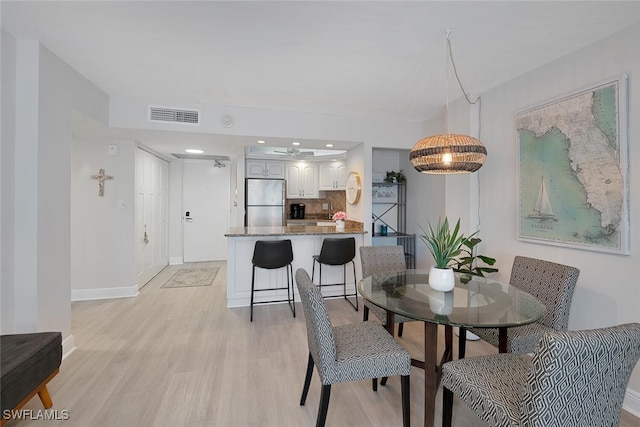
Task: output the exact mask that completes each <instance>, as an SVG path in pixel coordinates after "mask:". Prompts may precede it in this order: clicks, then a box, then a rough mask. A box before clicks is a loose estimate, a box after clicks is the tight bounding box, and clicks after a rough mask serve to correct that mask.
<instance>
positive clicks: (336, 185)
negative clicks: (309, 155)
mask: <svg viewBox="0 0 640 427" xmlns="http://www.w3.org/2000/svg"><path fill="white" fill-rule="evenodd" d="M347 175H348V172H347V165H345V164H344V163H343V162H329V163H320V172H319V176H320V178H319V183H320V184H319V189H320V190H344V189H345V188H346V186H347Z"/></svg>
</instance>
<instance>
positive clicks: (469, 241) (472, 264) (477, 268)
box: [453, 231, 498, 283]
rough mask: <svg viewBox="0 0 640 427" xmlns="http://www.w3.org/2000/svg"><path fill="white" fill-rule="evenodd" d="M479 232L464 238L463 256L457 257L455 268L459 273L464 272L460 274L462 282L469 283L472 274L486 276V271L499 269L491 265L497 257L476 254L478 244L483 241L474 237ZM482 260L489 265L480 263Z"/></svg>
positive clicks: (494, 271) (491, 271) (492, 271)
mask: <svg viewBox="0 0 640 427" xmlns="http://www.w3.org/2000/svg"><path fill="white" fill-rule="evenodd" d="M477 233H478V232H477V231H476V232H475V233H473V234H472V235H471V236H469V237H465V238H464V240H463V241H462V247H461V248H460V250H461V255H463V256H461V257H459V258H456V259H455V262H456V265H454V267H453V270H454V271H457V272H458V273H464V274H463V275H462V276H460V281H461V282H462V283H469V282H470V281H471V276H480V277H484V275H485V273H496V272H497V271H498V269H497V268H493V267H491V266H492V265H493V264H495V263H496V260H495V258H491V257H488V256H486V255H476V250H477V246H478V244H480V242H481V241H482V239H480V238H479V237H473V236H475V235H476V234H477ZM480 261H481V262H483V263H485V264H486V265H488V266H489V267H483V266H481V265H478V264H479V262H480Z"/></svg>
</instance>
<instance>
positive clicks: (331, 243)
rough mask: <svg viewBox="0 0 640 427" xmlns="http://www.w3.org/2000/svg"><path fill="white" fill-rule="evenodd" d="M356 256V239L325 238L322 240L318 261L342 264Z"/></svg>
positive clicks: (328, 263)
mask: <svg viewBox="0 0 640 427" xmlns="http://www.w3.org/2000/svg"><path fill="white" fill-rule="evenodd" d="M355 257H356V239H355V238H354V237H347V238H326V239H324V240H323V241H322V248H321V249H320V255H318V262H320V263H322V264H327V265H343V264H346V263H348V262H350V261H353V259H354V258H355Z"/></svg>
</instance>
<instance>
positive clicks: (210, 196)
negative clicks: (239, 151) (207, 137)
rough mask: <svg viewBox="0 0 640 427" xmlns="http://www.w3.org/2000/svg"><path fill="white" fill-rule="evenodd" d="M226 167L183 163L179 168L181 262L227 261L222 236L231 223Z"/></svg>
mask: <svg viewBox="0 0 640 427" xmlns="http://www.w3.org/2000/svg"><path fill="white" fill-rule="evenodd" d="M229 170H230V167H229V166H225V167H215V166H214V163H213V162H211V161H205V160H185V161H184V163H183V167H182V222H183V236H184V237H183V254H182V256H183V259H184V262H199V261H214V260H216V261H217V260H226V259H227V238H226V237H225V236H224V233H225V232H226V231H227V229H228V228H229V224H230V223H231V190H230V189H231V179H230V175H231V173H230V171H229Z"/></svg>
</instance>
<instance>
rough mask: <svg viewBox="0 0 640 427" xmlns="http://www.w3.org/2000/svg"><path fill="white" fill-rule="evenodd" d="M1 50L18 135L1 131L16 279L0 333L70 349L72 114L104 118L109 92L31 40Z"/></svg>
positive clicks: (6, 43) (9, 41)
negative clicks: (56, 341) (50, 334)
mask: <svg viewBox="0 0 640 427" xmlns="http://www.w3.org/2000/svg"><path fill="white" fill-rule="evenodd" d="M2 47H3V49H2V53H1V54H2V67H3V70H4V69H7V68H9V69H15V74H14V75H15V79H14V81H5V80H3V82H2V83H3V88H5V87H6V86H5V84H6V85H9V86H13V87H15V98H14V99H15V102H14V107H13V108H14V111H15V122H14V123H15V125H14V126H15V128H14V129H15V133H14V135H13V138H11V135H8V136H9V138H10V139H9V140H5V136H6V135H5V134H4V133H3V141H2V144H3V147H4V146H5V144H9V146H10V147H13V150H14V157H13V159H12V160H13V163H14V171H15V174H14V176H13V177H12V179H13V180H12V182H10V185H11V186H12V188H13V190H14V194H15V198H14V200H11V199H9V200H8V202H9V204H8V206H6V207H5V201H7V200H6V199H5V198H4V196H3V201H2V202H3V203H2V204H3V210H4V209H5V208H6V209H9V210H11V211H13V227H14V230H15V235H14V236H13V240H12V241H6V240H5V237H6V236H7V234H6V233H5V227H6V226H11V224H7V223H6V222H5V221H4V220H3V222H2V227H3V233H2V236H3V243H5V246H4V247H3V252H2V253H3V259H2V262H3V270H4V268H5V264H8V268H11V267H13V271H14V272H15V276H14V278H13V279H12V278H9V281H8V282H7V283H5V280H4V279H5V277H3V283H2V293H3V295H9V296H11V294H12V293H13V301H11V300H10V299H9V300H5V298H4V297H3V301H2V304H3V312H4V309H5V307H6V306H9V307H13V313H14V316H13V317H14V322H13V325H12V326H13V328H12V329H13V330H8V329H6V327H5V325H4V322H3V333H10V332H27V331H31V332H32V331H43V330H57V331H61V332H62V336H63V344H64V349H65V351H68V350H69V349H70V348H72V347H73V338H72V336H71V302H70V301H71V298H70V294H71V287H70V282H71V265H70V264H71V257H70V254H71V249H70V246H71V238H70V235H71V227H70V217H71V208H70V206H71V191H70V188H71V183H70V179H71V129H72V125H71V115H72V111H73V110H79V111H82V112H83V113H84V114H86V115H88V116H90V117H93V118H95V119H97V120H99V121H101V122H103V123H106V122H107V120H108V119H107V114H108V97H107V95H106V94H105V93H104V92H102V91H100V90H99V89H98V88H96V87H95V86H94V85H93V84H91V83H90V82H89V81H88V80H86V79H85V78H84V77H82V76H81V75H80V74H78V73H77V72H76V71H75V70H73V69H72V68H71V67H69V66H68V65H67V64H66V63H64V62H63V61H62V60H60V59H59V58H58V57H56V56H55V55H53V54H52V53H51V52H50V51H49V50H47V49H46V48H44V47H43V46H41V45H39V44H38V43H37V42H35V41H23V40H18V41H16V40H15V39H13V38H10V37H5V34H3V46H2ZM13 52H15V56H13ZM5 67H7V68H5ZM3 77H4V76H3ZM8 80H11V79H8ZM7 93H9V94H10V93H11V91H3V93H2V97H3V101H2V102H3V106H4V105H7V104H11V99H10V98H6V94H7ZM5 103H6V104H5ZM9 108H10V107H9ZM2 114H3V121H4V119H5V117H9V116H10V113H8V112H7V111H5V109H4V107H3V112H2ZM5 114H7V116H5ZM9 151H11V150H9ZM3 152H5V150H4V148H3ZM5 160H7V161H11V159H4V158H3V162H4V161H5ZM4 184H5V182H4V180H3V185H4ZM3 194H4V193H3ZM6 248H9V249H8V250H9V251H10V250H11V249H13V252H14V254H15V258H14V259H13V260H11V259H9V258H10V257H8V256H6V253H7V252H6V251H7V249H6ZM11 310H12V309H11V308H10V309H9V312H10V311H11ZM3 320H4V319H3ZM9 324H10V325H11V323H9Z"/></svg>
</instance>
